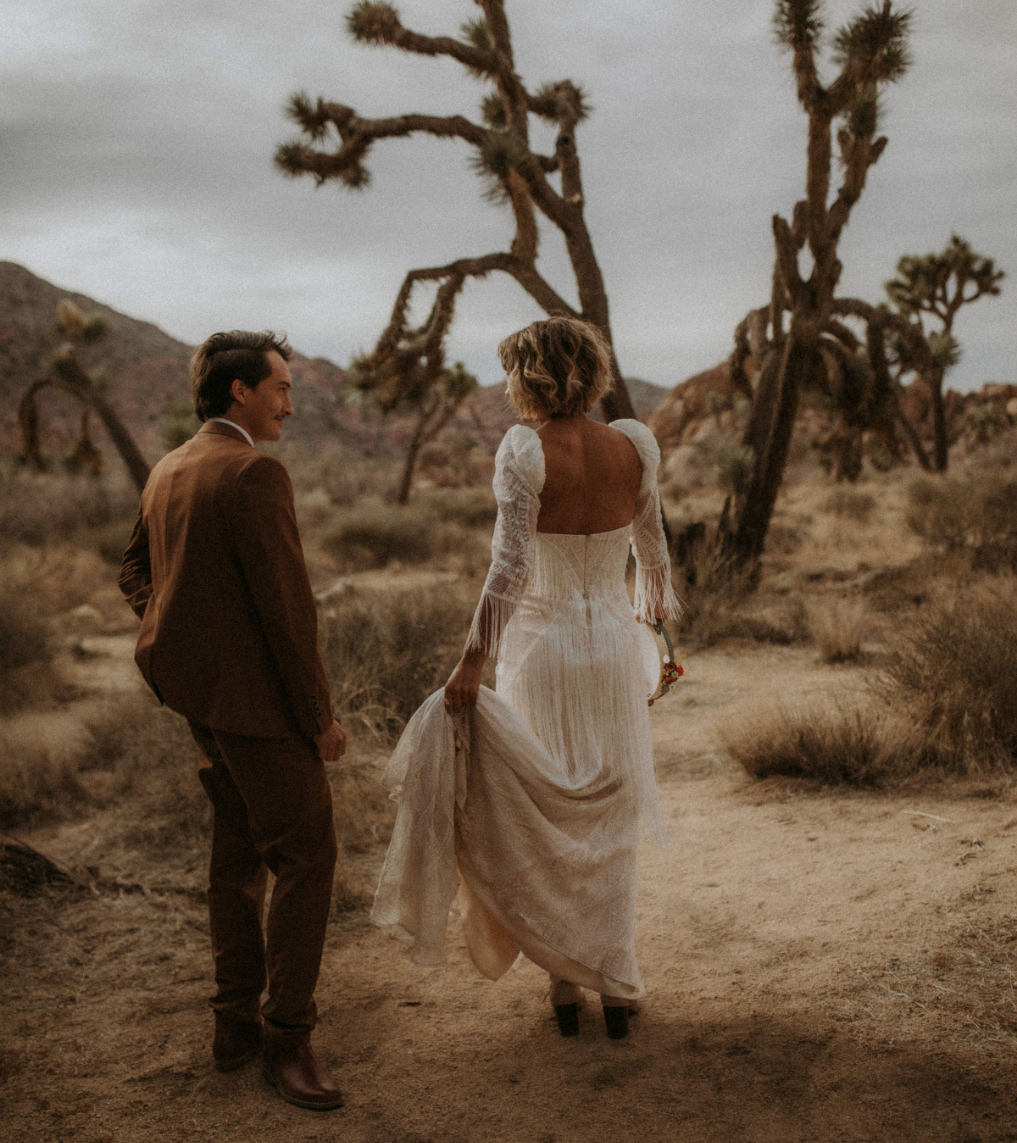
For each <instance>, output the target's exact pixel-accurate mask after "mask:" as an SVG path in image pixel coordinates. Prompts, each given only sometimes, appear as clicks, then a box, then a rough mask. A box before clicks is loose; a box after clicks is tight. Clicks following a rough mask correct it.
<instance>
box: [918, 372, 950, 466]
mask: <svg viewBox="0 0 1017 1143" xmlns="http://www.w3.org/2000/svg"><path fill="white" fill-rule="evenodd" d="M924 380H925V383H926V384H927V385H928V387H929V393H930V396H931V399H932V466H933V468H934V469H935V470H936V472H946V468H947V465H948V464H949V459H950V458H949V448H950V445H949V441H948V440H947V433H946V402H945V401H944V400H943V373H942V372H941V371H940V370H939V369H934V370H932V371H931V373H930V374H929V375H926V377H925V378H924Z"/></svg>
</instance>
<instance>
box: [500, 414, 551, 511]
mask: <svg viewBox="0 0 1017 1143" xmlns="http://www.w3.org/2000/svg"><path fill="white" fill-rule="evenodd" d="M495 464H496V466H497V468H499V469H505V468H512V469H514V470H515V471H516V472H517V473H518V475H519V476H521V477H522V478H523V479H524V480H525V481H526V483H527V485H528V486H529V487H530V488H531V490H532V491H533V492H534V493H535V494H537V495H539V494H540V490H541V489H542V488H543V487H544V448H543V445H542V444H541V441H540V436H539V434H538V433H537V432H536V431H535V430H534V429H531V428H530V427H529V426H528V425H513V426H512V427H511V428H510V429H509V430H508V432H507V433H506V434H505V435H504V436H503V437H502V439H501V444H500V445H499V446H498V453H497V456H496V457H495Z"/></svg>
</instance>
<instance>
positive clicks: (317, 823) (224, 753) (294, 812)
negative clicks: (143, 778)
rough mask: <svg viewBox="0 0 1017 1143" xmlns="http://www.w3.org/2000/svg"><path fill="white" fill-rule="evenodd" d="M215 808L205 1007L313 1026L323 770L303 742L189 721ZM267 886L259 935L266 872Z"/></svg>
mask: <svg viewBox="0 0 1017 1143" xmlns="http://www.w3.org/2000/svg"><path fill="white" fill-rule="evenodd" d="M191 733H192V734H193V735H194V740H195V742H197V744H198V749H199V750H200V751H201V765H200V767H199V770H198V776H199V777H200V779H201V784H202V785H203V786H204V787H205V792H206V793H207V794H208V797H209V799H210V801H211V802H212V807H213V811H214V818H213V829H212V860H211V866H210V869H209V888H208V917H209V928H210V930H211V935H212V957H213V960H214V962H215V983H216V994H215V996H214V997H212V1000H211V1004H212V1007H213V1008H214V1009H215V1011H216V1012H218V1013H220V1014H221V1015H223V1016H226V1017H227V1018H229V1019H234V1020H239V1021H244V1020H254V1019H256V1018H257V1015H258V1006H259V1002H260V997H261V993H262V991H263V990H264V988H265V985H266V982H267V984H268V998H267V1000H266V1001H265V1004H264V1006H263V1007H262V1009H261V1011H262V1013H263V1015H264V1017H265V1019H266V1020H268V1021H269V1022H270V1023H272V1024H273V1025H275V1026H276V1028H277V1029H278V1028H285V1029H290V1030H292V1031H294V1032H298V1033H303V1032H305V1031H309V1030H310V1029H311V1028H313V1027H314V1023H315V1013H316V1009H315V1004H314V987H315V984H316V983H317V980H318V968H319V966H320V964H321V951H322V947H323V945H324V943H325V925H326V922H327V920H328V910H329V904H330V902H331V897H332V872H333V869H334V868H335V859H336V842H335V830H334V828H333V825H332V800H331V795H330V791H329V785H328V778H327V777H326V775H325V767H324V764H323V762H322V761H321V759H320V758H319V757H318V752H317V750H316V749H315V747H314V743H313V742H312V741H311V740H310V739H304V738H249V737H245V736H243V735H239V734H227V733H226V732H225V731H221V730H211V729H210V728H209V727H207V726H201V725H200V724H199V723H195V722H192V723H191ZM269 869H270V870H271V871H272V873H273V874H274V875H275V878H276V882H275V888H274V889H273V891H272V901H271V904H270V906H269V911H268V919H267V923H266V925H265V936H264V938H263V937H262V927H261V919H262V912H263V909H264V903H265V883H266V881H267V870H269Z"/></svg>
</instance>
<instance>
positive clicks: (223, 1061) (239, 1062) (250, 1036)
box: [212, 1012, 262, 1072]
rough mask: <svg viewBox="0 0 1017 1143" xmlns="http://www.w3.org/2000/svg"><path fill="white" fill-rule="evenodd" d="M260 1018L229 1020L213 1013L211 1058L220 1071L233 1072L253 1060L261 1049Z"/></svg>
mask: <svg viewBox="0 0 1017 1143" xmlns="http://www.w3.org/2000/svg"><path fill="white" fill-rule="evenodd" d="M261 1041H262V1028H261V1021H260V1020H243V1021H238V1020H230V1019H228V1018H227V1017H225V1016H220V1015H219V1013H218V1012H217V1013H216V1015H215V1037H214V1038H213V1040H212V1058H213V1059H214V1060H215V1066H216V1069H217V1070H218V1071H220V1072H233V1071H236V1069H237V1068H242V1067H243V1066H244V1064H246V1063H247V1061H248V1060H253V1059H254V1057H255V1056H256V1055H257V1054H258V1052H259V1050H260V1049H261Z"/></svg>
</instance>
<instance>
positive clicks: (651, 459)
mask: <svg viewBox="0 0 1017 1143" xmlns="http://www.w3.org/2000/svg"><path fill="white" fill-rule="evenodd" d="M611 428H613V429H617V430H618V431H619V432H621V433H624V434H625V436H627V437H628V438H629V440H630V441H632V443H633V445H635V447H636V451H637V452H638V453H639V459H640V460H641V461H642V464H643V483H642V486H641V487H640V489H639V495H638V497H637V498H636V513H635V516H634V517H633V519H632V551H633V553H634V555H635V557H636V590H635V597H634V599H633V601H632V603H633V606H634V607H635V609H636V618H637V619H638V620H639V621H640V622H641V623H653V622H654V621H655V620H656V618H657V617H658V616H662V617H663V618H664V619H677V618H678V617H679V616H680V615H681V611H682V609H681V604H680V602H679V600H678V597H677V596H676V595H675V593H674V587H673V585H672V583H671V558H670V556H669V554H668V550H667V539H666V537H665V536H664V525H663V521H662V519H661V512H660V490H659V489H658V487H657V468H658V467H659V465H660V448H659V446H658V445H657V442H656V440H655V439H654V436H653V433H651V432H650V430H649V429H648V428H647V427H646V426H645V425H644V424H642V423H641V422H639V421H633V420H628V419H626V420H621V421H613V422H612V423H611Z"/></svg>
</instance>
